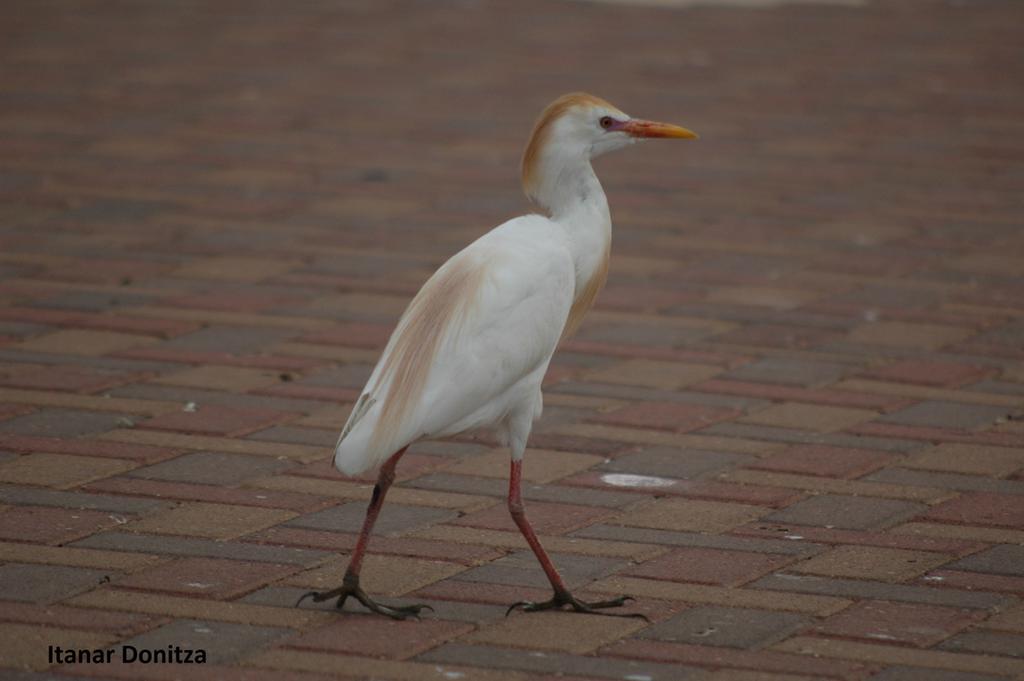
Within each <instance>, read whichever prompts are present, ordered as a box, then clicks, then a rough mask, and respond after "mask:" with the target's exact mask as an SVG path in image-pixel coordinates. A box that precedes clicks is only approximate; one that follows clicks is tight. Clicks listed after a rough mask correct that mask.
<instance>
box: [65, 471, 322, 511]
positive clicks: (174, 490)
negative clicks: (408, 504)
mask: <svg viewBox="0 0 1024 681" xmlns="http://www.w3.org/2000/svg"><path fill="white" fill-rule="evenodd" d="M84 489H86V490H88V491H90V492H100V493H104V494H121V495H125V496H139V497H155V498H157V499H181V500H187V501H208V502H212V503H220V504H234V505H236V506H258V507H261V508H282V509H287V510H290V511H298V512H300V513H308V512H310V511H316V510H319V509H321V508H325V507H327V506H330V505H332V504H334V503H336V502H337V500H336V499H329V498H326V497H318V496H313V495H311V494H298V493H295V492H282V491H276V490H266V489H246V488H234V487H221V486H218V485H201V484H193V483H188V482H169V481H163V480H146V479H143V478H133V477H118V478H107V479H105V480H97V481H96V482H92V483H89V484H88V485H85V487H84Z"/></svg>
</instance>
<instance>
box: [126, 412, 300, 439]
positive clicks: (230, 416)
mask: <svg viewBox="0 0 1024 681" xmlns="http://www.w3.org/2000/svg"><path fill="white" fill-rule="evenodd" d="M297 417H298V414H292V413H289V412H283V411H275V410H273V409H262V408H258V407H245V408H240V407H226V406H222V405H219V404H204V405H200V406H199V408H198V409H196V410H195V411H194V412H187V411H184V410H183V411H180V412H172V413H168V414H162V415H160V416H156V417H154V418H151V419H149V420H147V421H143V422H142V423H139V424H138V427H139V428H152V429H156V430H174V431H179V432H183V433H201V434H204V435H229V436H231V435H234V436H237V435H245V434H246V433H251V432H253V431H256V430H262V429H263V428H267V427H270V426H272V425H275V424H278V423H284V422H286V421H290V420H293V419H295V418H297Z"/></svg>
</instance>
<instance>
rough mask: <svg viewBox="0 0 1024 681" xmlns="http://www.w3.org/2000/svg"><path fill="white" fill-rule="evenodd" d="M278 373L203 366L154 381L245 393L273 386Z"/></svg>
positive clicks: (278, 379) (278, 378)
mask: <svg viewBox="0 0 1024 681" xmlns="http://www.w3.org/2000/svg"><path fill="white" fill-rule="evenodd" d="M280 376H281V374H280V372H276V371H267V370H260V369H246V368H243V367H226V366H204V367H195V368H193V369H186V370H184V371H178V372H175V373H172V374H165V375H163V376H160V377H158V378H156V379H154V380H155V381H156V382H157V383H163V384H166V385H180V386H185V387H195V388H207V389H210V390H228V391H234V392H247V391H249V390H255V389H257V388H264V387H267V386H271V385H275V384H276V383H278V382H279V381H280V380H281V378H280Z"/></svg>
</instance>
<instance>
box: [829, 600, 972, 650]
mask: <svg viewBox="0 0 1024 681" xmlns="http://www.w3.org/2000/svg"><path fill="white" fill-rule="evenodd" d="M982 619H983V615H982V614H981V613H979V612H978V611H976V610H963V609H957V608H943V607H936V606H933V605H923V604H917V603H895V602H889V601H861V602H859V603H855V604H853V605H852V606H850V607H849V608H847V609H846V610H843V611H842V612H840V613H837V614H835V615H832V616H831V617H829V618H828V619H827V620H825V621H824V622H822V623H821V624H816V625H814V626H813V627H811V629H810V630H811V631H813V632H815V633H817V634H823V635H826V636H837V637H840V638H855V639H865V640H869V641H871V640H874V641H887V642H891V643H904V644H907V645H913V646H917V647H919V648H927V647H930V646H932V645H934V644H935V643H938V642H939V641H942V640H943V639H946V638H948V637H949V636H950V635H952V634H954V633H956V632H958V631H960V630H962V629H964V628H966V627H968V626H970V625H972V624H975V623H977V622H979V621H981V620H982Z"/></svg>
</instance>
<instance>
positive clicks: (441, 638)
mask: <svg viewBox="0 0 1024 681" xmlns="http://www.w3.org/2000/svg"><path fill="white" fill-rule="evenodd" d="M403 603H404V601H403ZM351 607H362V606H358V605H356V606H351ZM473 629H474V626H473V625H472V624H467V623H463V622H445V621H441V620H431V619H423V620H421V621H415V620H405V621H400V622H399V621H395V620H391V619H388V618H385V617H377V616H373V615H361V614H348V615H346V616H345V617H343V618H341V619H339V620H338V621H337V622H334V623H332V624H328V625H327V626H326V627H321V628H319V629H315V630H313V631H310V632H307V633H305V634H303V635H302V636H299V637H298V638H293V639H290V640H289V641H288V642H287V644H286V645H287V646H288V647H289V648H299V649H304V650H324V651H328V652H332V653H354V654H357V655H362V656H369V657H383V658H388V659H400V660H401V659H406V658H409V657H415V656H416V655H418V654H419V653H422V652H424V651H426V650H429V649H431V648H434V647H435V646H438V645H440V644H442V643H444V642H445V641H447V640H449V639H452V638H455V637H456V636H460V635H462V634H465V633H467V632H469V631H472V630H473Z"/></svg>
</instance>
